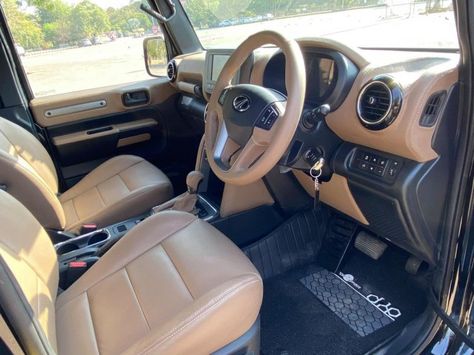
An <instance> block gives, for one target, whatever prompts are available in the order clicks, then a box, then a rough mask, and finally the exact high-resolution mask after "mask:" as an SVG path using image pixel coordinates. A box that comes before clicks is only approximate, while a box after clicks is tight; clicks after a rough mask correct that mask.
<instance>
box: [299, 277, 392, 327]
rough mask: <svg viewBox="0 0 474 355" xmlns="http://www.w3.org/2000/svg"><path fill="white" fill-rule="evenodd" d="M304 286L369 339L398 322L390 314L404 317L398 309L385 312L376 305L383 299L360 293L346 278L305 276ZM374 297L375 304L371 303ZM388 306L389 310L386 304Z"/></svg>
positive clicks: (302, 281) (302, 279) (301, 280)
mask: <svg viewBox="0 0 474 355" xmlns="http://www.w3.org/2000/svg"><path fill="white" fill-rule="evenodd" d="M300 282H301V283H302V284H303V285H305V287H306V288H307V289H308V290H310V291H311V292H312V293H313V294H314V295H315V296H316V297H317V298H318V299H319V300H320V301H321V302H322V303H324V304H325V305H326V306H327V307H328V308H329V309H330V310H331V311H332V312H333V313H334V314H336V315H337V316H338V317H339V318H340V319H341V320H342V321H343V322H344V323H346V324H347V325H348V326H349V327H351V328H352V330H354V331H355V332H356V333H357V334H359V335H360V336H366V335H369V334H371V333H373V332H375V331H376V330H379V329H381V328H383V327H385V326H386V325H389V324H390V323H392V322H394V321H395V319H396V318H394V317H392V316H390V315H389V314H387V312H392V313H394V315H395V312H397V313H396V317H398V316H400V315H401V313H400V311H399V310H398V309H397V308H395V307H391V308H390V309H387V310H385V312H384V311H382V310H381V309H380V308H379V307H377V305H376V304H378V303H380V299H379V297H377V296H375V295H372V294H370V295H363V294H362V293H359V292H358V291H356V289H355V288H354V287H352V286H350V285H349V284H348V283H347V282H345V281H344V279H343V278H341V277H339V276H337V275H336V274H333V273H332V272H329V271H327V270H321V271H319V272H315V273H312V274H310V275H308V276H305V277H303V278H301V279H300ZM374 297H375V298H376V300H375V302H376V303H375V304H374V303H372V302H371V298H374ZM382 301H383V300H382ZM384 306H385V307H387V305H386V304H384ZM389 307H390V303H389Z"/></svg>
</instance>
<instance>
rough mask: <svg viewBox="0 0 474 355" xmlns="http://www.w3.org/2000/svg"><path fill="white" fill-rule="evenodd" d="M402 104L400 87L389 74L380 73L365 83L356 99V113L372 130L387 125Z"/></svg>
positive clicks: (393, 118) (395, 115)
mask: <svg viewBox="0 0 474 355" xmlns="http://www.w3.org/2000/svg"><path fill="white" fill-rule="evenodd" d="M401 106H402V89H401V87H400V85H399V84H398V83H397V82H396V81H395V80H394V79H393V78H392V77H390V76H387V75H381V76H377V77H375V78H374V79H373V80H372V81H370V82H369V83H367V84H366V85H365V86H364V87H363V89H362V91H361V92H360V94H359V98H358V99H357V115H358V116H359V119H360V121H361V122H362V124H363V125H364V126H365V127H367V128H369V129H373V130H378V129H384V128H386V127H388V126H389V125H390V124H391V123H392V122H393V121H394V120H395V118H397V115H398V113H399V112H400V108H401Z"/></svg>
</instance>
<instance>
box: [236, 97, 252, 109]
mask: <svg viewBox="0 0 474 355" xmlns="http://www.w3.org/2000/svg"><path fill="white" fill-rule="evenodd" d="M232 105H233V106H234V110H236V111H238V112H245V111H247V110H248V109H249V108H250V98H249V97H248V96H245V95H239V96H237V97H236V98H235V99H234V101H232Z"/></svg>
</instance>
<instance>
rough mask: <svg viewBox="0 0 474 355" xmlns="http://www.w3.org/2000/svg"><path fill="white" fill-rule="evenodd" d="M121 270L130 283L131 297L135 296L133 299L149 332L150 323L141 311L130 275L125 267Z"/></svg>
mask: <svg viewBox="0 0 474 355" xmlns="http://www.w3.org/2000/svg"><path fill="white" fill-rule="evenodd" d="M123 270H124V271H125V275H126V276H127V279H128V281H129V282H130V287H131V289H132V293H133V295H134V296H135V299H136V300H137V304H138V308H139V309H140V312H141V313H142V315H143V319H144V320H145V324H146V326H147V327H148V330H151V327H150V323H149V322H148V319H147V318H146V314H145V311H144V310H143V307H142V305H141V304H140V300H139V299H138V295H137V293H136V292H135V287H134V286H133V283H132V279H131V277H130V274H129V273H128V270H127V267H126V266H125V267H124V268H123Z"/></svg>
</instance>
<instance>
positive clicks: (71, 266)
mask: <svg viewBox="0 0 474 355" xmlns="http://www.w3.org/2000/svg"><path fill="white" fill-rule="evenodd" d="M87 268H88V265H87V262H86V261H83V260H75V261H70V262H69V263H68V267H67V271H66V280H65V284H66V287H69V286H70V285H72V284H73V283H74V282H75V281H76V280H77V279H78V278H79V277H81V276H82V275H83V274H84V273H85V272H86V271H87Z"/></svg>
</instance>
